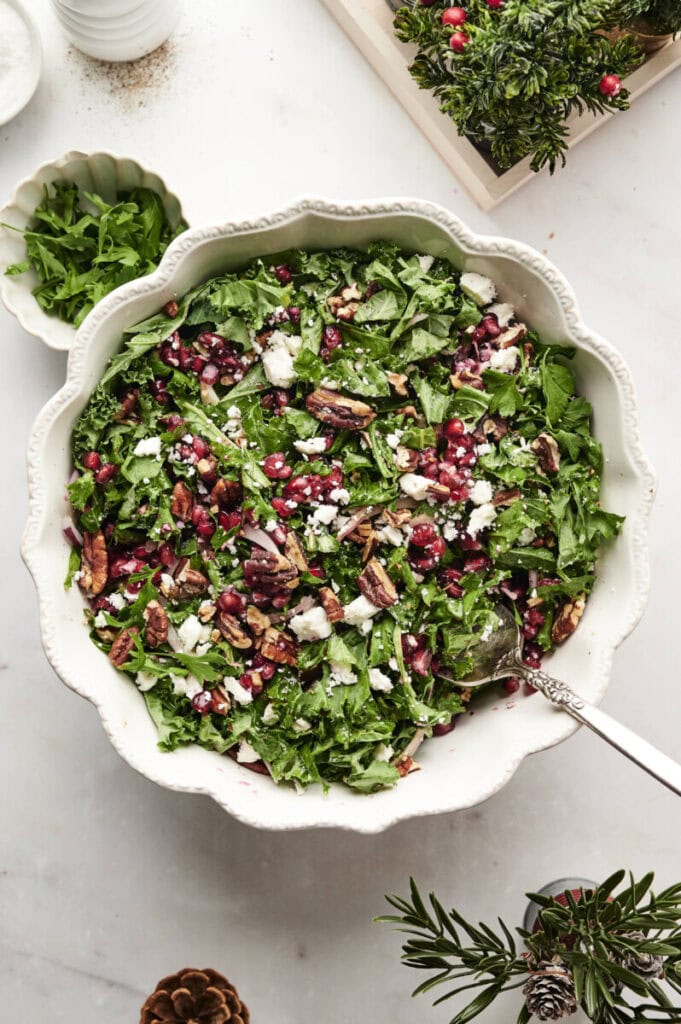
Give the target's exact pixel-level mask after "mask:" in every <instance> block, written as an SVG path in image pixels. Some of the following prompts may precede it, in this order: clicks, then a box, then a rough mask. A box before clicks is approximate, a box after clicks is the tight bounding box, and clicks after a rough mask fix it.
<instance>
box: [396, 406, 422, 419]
mask: <svg viewBox="0 0 681 1024" xmlns="http://www.w3.org/2000/svg"><path fill="white" fill-rule="evenodd" d="M395 415H396V416H406V417H407V419H409V420H417V419H418V418H419V414H418V412H417V411H416V406H415V405H403V406H402V408H401V409H395Z"/></svg>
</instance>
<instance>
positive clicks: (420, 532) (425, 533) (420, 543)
mask: <svg viewBox="0 0 681 1024" xmlns="http://www.w3.org/2000/svg"><path fill="white" fill-rule="evenodd" d="M437 539H438V532H437V527H436V526H435V525H434V524H433V523H419V524H418V525H417V526H415V527H414V528H413V529H412V531H411V533H410V534H409V543H410V544H413V545H414V547H417V548H426V547H428V546H429V545H430V544H432V543H433V541H435V540H437Z"/></svg>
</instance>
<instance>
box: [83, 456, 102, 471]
mask: <svg viewBox="0 0 681 1024" xmlns="http://www.w3.org/2000/svg"><path fill="white" fill-rule="evenodd" d="M82 462H83V465H84V466H85V468H86V469H92V470H97V469H99V467H100V466H101V465H102V459H101V456H100V454H99V452H86V453H85V455H84V456H83V459H82Z"/></svg>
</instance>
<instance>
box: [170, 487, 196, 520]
mask: <svg viewBox="0 0 681 1024" xmlns="http://www.w3.org/2000/svg"><path fill="white" fill-rule="evenodd" d="M170 511H171V512H172V514H173V515H174V516H175V518H176V519H180V520H181V521H182V522H183V523H187V522H189V520H190V519H191V517H192V512H193V511H194V495H193V494H192V492H191V491H190V490H189V488H188V487H187V485H186V484H185V483H184V482H183V481H182V480H178V481H177V483H176V484H175V486H174V487H173V497H172V500H171V502H170Z"/></svg>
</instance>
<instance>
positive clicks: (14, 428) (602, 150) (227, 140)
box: [0, 0, 681, 1024]
mask: <svg viewBox="0 0 681 1024" xmlns="http://www.w3.org/2000/svg"><path fill="white" fill-rule="evenodd" d="M27 4H28V6H29V7H30V8H33V9H34V11H35V13H36V14H37V16H38V19H39V23H40V26H41V30H42V33H43V39H44V44H45V69H44V74H43V78H42V81H41V84H40V87H39V90H38V93H37V95H36V96H35V98H34V100H33V101H32V103H31V104H30V106H29V107H28V108H27V109H26V110H25V111H24V113H23V114H21V115H20V116H19V117H18V118H16V119H15V120H14V121H13V122H12V123H10V124H9V125H6V126H4V127H2V128H0V198H3V199H4V197H5V196H7V195H9V193H10V192H11V191H12V190H13V188H14V184H15V182H16V181H17V180H18V179H19V178H22V177H24V176H25V175H27V174H30V173H31V172H32V171H33V169H34V168H35V167H36V166H37V165H38V164H40V163H42V162H43V161H44V160H47V159H49V158H51V157H54V156H56V155H57V154H59V153H62V152H65V151H67V150H69V149H76V148H80V149H86V150H88V149H89V150H93V149H95V148H105V149H112V150H114V151H119V152H122V153H128V154H130V155H133V156H135V157H137V158H138V159H139V160H141V161H142V162H144V163H147V164H148V165H150V166H151V167H154V168H155V169H157V170H158V171H160V173H161V174H162V175H164V176H165V178H166V180H167V181H168V183H169V184H170V186H171V187H172V188H174V189H175V190H176V191H177V192H179V194H180V195H181V196H183V197H184V199H185V203H186V208H187V212H188V215H189V218H190V220H191V221H192V222H193V223H195V224H196V223H199V222H201V221H208V220H217V219H222V218H228V217H237V218H241V217H246V216H249V215H254V214H257V213H259V212H262V211H264V210H269V209H273V208H275V207H277V206H279V205H282V204H285V203H286V202H288V201H289V200H290V199H291V198H293V197H296V196H299V195H301V194H303V193H312V194H317V195H324V196H328V197H330V198H334V199H349V198H366V197H378V196H381V195H385V194H390V195H418V196H421V197H424V198H427V199H432V200H434V201H436V202H439V203H442V204H444V205H445V206H448V207H450V208H451V209H452V210H454V211H455V212H456V213H457V214H458V215H460V216H461V217H462V218H463V219H464V220H465V221H467V222H468V223H469V224H470V225H471V227H473V228H474V229H476V230H478V231H490V232H495V233H500V234H507V235H511V236H514V237H517V238H520V239H522V240H523V241H526V242H529V243H530V244H531V245H534V246H536V247H537V248H538V249H540V250H542V251H545V252H547V253H548V254H549V256H550V257H551V259H553V260H554V261H555V262H556V264H557V265H558V266H559V267H560V268H561V269H562V270H563V272H564V273H565V274H566V275H567V277H568V278H569V280H570V281H571V282H572V284H573V286H574V288H575V291H576V292H577V295H578V297H579V300H580V304H581V308H582V311H583V314H584V318H585V320H586V322H587V323H588V324H589V325H591V326H592V327H593V328H594V329H595V330H597V331H599V332H600V333H602V334H603V335H605V336H606V337H608V338H610V339H611V340H612V341H613V342H614V343H615V344H616V345H617V346H618V347H619V348H620V350H621V351H622V352H623V353H624V355H625V357H626V359H627V360H628V361H629V364H630V365H631V367H632V369H633V372H634V376H635V378H636V381H637V384H638V390H639V396H640V402H641V417H642V431H643V439H644V443H645V446H646V448H647V450H648V452H649V454H650V455H651V456H652V459H653V463H654V464H655V466H656V469H657V471H658V473H659V480H660V486H659V497H658V500H657V504H656V508H655V511H654V515H653V521H652V532H651V554H652V563H653V589H652V595H651V599H650V603H649V606H648V610H647V613H646V615H645V618H644V620H643V622H642V623H641V625H640V626H639V628H638V629H637V630H636V632H635V634H634V635H633V636H632V637H631V638H630V639H629V640H628V641H627V642H626V643H625V644H624V645H623V647H622V649H621V650H620V651H619V653H618V654H617V656H616V659H615V664H614V671H613V683H612V687H611V690H610V692H609V694H608V696H607V698H606V701H605V704H604V706H605V708H606V709H607V710H608V711H611V712H612V713H613V714H615V715H618V716H620V717H621V718H622V719H623V720H624V721H625V722H627V723H628V724H630V725H632V726H633V727H635V728H638V729H639V730H640V731H641V732H642V733H643V734H644V735H646V736H647V737H649V738H650V739H651V740H652V741H653V742H655V743H656V744H657V745H659V746H660V747H662V748H663V749H665V750H666V751H667V752H668V753H670V754H676V755H677V756H681V742H680V741H679V716H678V707H679V697H678V686H679V684H678V681H677V677H676V671H677V668H678V654H676V653H675V649H674V646H673V641H674V639H675V629H676V627H675V626H674V622H675V621H676V619H677V618H678V610H677V609H678V603H679V597H678V578H677V575H678V571H677V569H676V565H675V562H676V561H677V559H676V552H677V549H678V538H677V535H678V519H679V514H678V509H679V506H680V504H681V474H680V473H679V457H678V437H679V414H678V396H679V388H678V385H677V383H676V378H675V374H676V372H677V371H676V367H678V365H679V359H680V358H681V331H680V329H679V322H680V320H681V307H680V305H679V294H680V289H679V235H680V230H681V204H679V199H678V167H679V163H680V161H681V134H680V133H679V132H678V106H679V102H680V101H681V74H679V73H677V74H675V75H672V76H671V77H669V78H668V79H667V80H665V81H664V82H663V83H662V84H661V85H660V86H659V87H657V88H655V89H654V90H652V91H651V92H650V93H649V94H648V95H646V96H645V97H644V98H643V99H641V100H640V101H638V103H637V104H636V106H635V107H634V108H633V109H632V111H631V112H630V113H628V114H627V115H625V116H622V117H617V118H615V119H613V120H612V121H611V122H610V123H609V124H607V125H606V126H605V127H604V128H603V129H601V130H600V131H598V132H597V133H596V134H594V135H593V136H592V137H591V138H590V139H588V140H587V141H586V142H584V143H582V144H581V145H580V146H579V147H578V148H577V149H576V150H575V151H573V152H572V153H571V155H570V160H569V164H568V167H567V168H566V169H565V170H564V171H562V172H560V173H559V174H557V175H556V176H555V178H554V179H551V178H549V177H548V176H544V175H542V176H540V177H538V178H537V179H536V180H535V181H533V182H532V183H531V184H530V185H528V186H527V187H526V188H524V189H523V190H522V191H520V192H518V193H517V194H516V195H515V196H513V197H512V198H511V199H509V200H508V201H507V202H506V203H505V204H503V205H502V206H500V207H499V208H497V210H495V211H494V212H493V213H491V214H483V213H482V212H481V211H480V210H479V209H477V207H476V206H475V205H474V204H473V202H472V200H471V199H470V198H469V197H468V196H467V194H466V193H465V191H464V190H463V189H462V188H461V187H460V186H459V185H458V183H457V182H456V180H455V179H454V178H453V177H452V175H451V174H450V172H449V171H448V170H447V169H446V167H445V166H444V164H443V163H442V162H441V161H440V159H439V158H438V157H437V155H436V154H435V153H434V152H433V151H432V150H431V149H430V147H429V146H428V144H427V143H426V142H425V140H424V139H423V138H422V136H421V135H420V133H419V131H418V130H417V129H416V128H415V127H414V125H413V124H412V123H411V121H410V120H409V119H408V117H407V116H406V115H405V114H404V112H403V111H402V109H401V108H400V107H399V106H398V105H397V103H396V102H395V101H394V100H393V99H392V97H391V95H390V94H389V92H388V90H387V89H386V88H385V87H384V85H383V84H382V82H381V81H380V80H379V79H378V78H377V77H376V75H375V74H374V73H373V71H372V70H371V69H370V68H369V67H368V66H367V65H366V64H365V62H364V61H363V59H362V58H361V57H360V55H359V54H358V53H357V51H356V50H355V49H354V48H353V46H352V44H351V43H350V42H349V41H348V40H347V39H346V37H345V36H344V35H343V33H342V32H341V31H340V29H339V28H338V27H337V25H336V24H335V22H334V21H333V19H332V18H331V17H330V15H329V14H328V13H327V11H326V10H325V9H324V8H323V6H322V4H321V3H320V2H319V0H288V2H287V3H286V4H282V3H279V2H276V0H259V2H258V3H242V4H240V3H237V2H236V0H196V2H194V3H192V4H186V5H185V13H184V16H183V20H182V21H181V23H180V26H179V28H178V30H177V32H176V33H175V35H174V37H173V40H172V44H171V45H170V47H169V49H168V56H167V58H166V60H165V61H162V62H159V64H158V66H155V70H154V71H153V73H152V74H149V75H146V76H144V77H141V78H135V77H134V76H133V77H131V76H127V77H126V76H123V77H121V76H120V75H112V74H110V73H109V74H107V73H105V72H104V71H103V70H101V69H98V68H97V67H96V66H95V65H93V64H92V63H91V62H89V61H87V60H86V59H85V58H82V57H81V56H80V55H79V54H78V53H76V52H74V51H72V50H69V49H68V48H67V46H66V44H65V42H64V40H63V38H62V36H61V34H60V31H59V29H58V27H57V25H56V22H55V20H54V17H53V15H52V12H51V7H50V4H49V2H48V0H27ZM0 338H1V339H2V363H3V365H2V389H3V411H4V422H5V429H4V433H3V439H2V450H3V464H4V486H3V488H2V493H1V494H0V503H1V505H2V523H3V526H2V538H3V543H2V546H1V548H0V574H1V576H2V580H3V587H2V597H1V600H2V612H1V615H0V621H2V625H3V629H2V639H1V643H2V648H1V651H0V669H1V670H2V675H1V677H0V678H1V680H2V684H3V685H2V693H3V697H4V700H3V714H2V716H0V759H1V762H0V763H1V765H2V772H3V784H2V786H1V787H0V815H1V819H0V820H1V821H2V825H1V826H0V906H1V907H2V926H1V927H0V979H1V980H0V987H1V989H2V1006H3V1011H2V1013H0V1016H2V1017H3V1019H6V1020H22V1021H37V1020H44V1019H49V1020H50V1021H52V1022H55V1024H56V1022H59V1021H68V1024H89V1022H90V1021H91V1020H93V1019H96V1020H97V1021H98V1022H101V1024H134V1022H136V1021H137V1019H138V1012H139V1006H140V1005H141V1003H142V1001H143V999H144V997H145V995H146V994H147V993H148V992H149V991H150V990H151V989H153V987H154V985H155V983H156V981H157V979H158V978H160V977H161V976H163V975H164V974H167V973H169V972H170V971H172V970H175V969H178V968H180V967H182V966H185V965H192V966H206V965H211V966H214V967H216V968H217V969H219V970H222V971H224V972H225V973H226V974H227V975H228V976H229V977H230V978H231V979H232V980H233V981H234V982H235V983H236V984H237V985H238V987H239V989H240V991H241V993H242V995H243V997H244V999H245V1000H246V1001H247V1002H248V1004H249V1005H250V1007H251V1010H252V1015H253V1019H254V1022H256V1024H257V1022H260V1024H301V1022H302V1024H316V1022H323V1024H344V1022H346V1021H348V1020H353V1021H354V1020H357V1021H359V1020H363V1019H366V1020H370V1021H372V1024H412V1022H413V1021H414V1020H419V1021H423V1022H424V1024H426V1022H428V1021H432V1022H433V1024H438V1022H440V1024H444V1022H446V1021H447V1020H448V1019H449V1016H448V1012H447V1010H448V1007H447V1006H445V1007H440V1008H439V1009H437V1010H432V1009H431V1008H430V1005H429V1001H428V999H427V998H425V997H420V998H419V1000H418V1002H417V1003H414V1002H412V1001H411V1000H410V998H409V992H410V988H411V987H413V985H414V984H415V983H416V980H417V979H416V977H415V976H411V975H410V974H409V973H408V972H407V970H406V969H405V968H403V967H401V966H400V964H399V940H398V937H397V936H396V935H394V934H392V933H391V932H390V931H389V930H388V929H387V928H386V927H385V926H379V925H375V924H372V923H371V918H372V916H373V915H375V914H379V913H382V912H383V911H384V909H385V905H384V903H383V894H384V893H385V892H388V891H393V892H404V891H405V889H406V886H407V882H408V877H409V875H410V874H414V875H415V876H416V877H417V879H418V881H419V882H420V884H421V886H422V887H423V888H424V889H426V890H428V889H435V890H436V891H437V892H438V893H439V895H440V897H441V899H442V900H443V902H444V903H445V904H451V903H453V902H456V903H457V905H458V906H460V907H461V908H462V909H463V910H464V911H465V912H466V913H467V914H468V915H470V916H473V917H475V918H477V919H479V918H483V919H485V918H490V917H491V918H493V917H494V916H495V915H496V913H497V912H499V913H501V914H502V915H503V916H504V917H505V919H506V920H507V921H508V922H510V923H516V922H519V921H520V919H521V917H522V913H523V910H524V905H525V900H524V898H523V895H522V894H523V893H524V892H525V891H527V890H528V889H536V888H538V887H539V886H541V885H542V884H543V883H544V882H546V881H548V880H549V879H552V878H556V877H559V876H561V875H567V874H573V875H582V876H586V877H592V878H594V879H599V878H602V877H604V876H605V875H606V874H608V873H610V871H611V870H613V869H615V868H617V867H620V866H626V867H631V868H632V869H633V870H634V871H638V872H642V871H644V870H647V869H649V868H654V869H655V870H656V871H657V872H658V881H659V883H660V885H663V884H668V883H670V882H671V881H675V880H677V878H678V874H677V873H675V872H677V869H678V863H679V840H680V838H681V835H680V825H681V803H679V801H678V800H676V799H675V798H674V797H673V796H672V795H671V794H670V793H669V792H667V791H666V790H665V789H663V788H662V787H661V786H659V785H657V784H656V783H654V782H653V781H652V780H651V779H649V778H648V777H647V776H646V775H644V774H643V773H642V772H640V771H638V770H637V769H636V768H634V767H633V766H632V765H630V764H629V763H628V762H626V761H625V760H624V759H623V758H621V757H619V756H618V755H617V754H616V753H614V752H613V751H611V750H610V749H609V748H608V747H606V746H605V745H604V744H601V743H600V742H599V741H598V740H597V739H596V738H595V737H593V736H592V735H590V734H587V733H586V732H584V731H582V732H581V733H579V734H578V735H577V736H575V737H574V738H573V739H571V740H570V741H569V742H567V743H565V744H563V745H562V746H561V747H559V748H556V749H554V750H552V751H549V752H547V753H544V754H541V755H537V756H535V757H532V758H530V759H529V760H527V761H526V762H525V764H524V765H523V766H522V767H521V769H520V770H519V772H518V773H517V775H516V776H515V778H514V779H513V780H512V781H511V782H510V784H509V785H508V786H507V787H506V789H505V790H503V791H502V792H501V793H499V794H498V795H497V796H495V797H494V798H493V799H492V800H490V801H489V802H488V803H487V804H485V805H484V806H482V807H478V808H476V809H474V810H470V811H467V812H465V813H461V814H458V815H456V816H449V817H442V818H439V819H431V820H425V821H417V822H408V823H406V824H403V825H401V826H399V827H397V828H395V829H393V830H392V831H390V832H388V833H386V834H384V835H380V836H372V837H362V836H356V835H350V834H339V833H334V832H322V833H315V834H311V833H298V834H292V835H285V834H281V835H280V834H273V835H270V834H265V833H258V832H255V831H253V830H251V829H250V828H247V827H245V826H242V825H240V824H238V823H237V822H235V821H232V820H231V819H230V818H229V817H228V816H227V815H226V814H225V813H224V812H223V811H221V810H220V809H219V808H218V807H217V806H216V805H214V804H213V803H212V802H210V801H209V800H208V799H203V798H198V797H191V796H183V795H180V794H176V793H171V792H166V791H164V790H161V789H159V788H157V787H156V786H154V785H153V784H151V783H150V782H147V781H146V780H145V779H143V778H140V777H138V776H137V775H136V774H135V773H134V772H132V771H131V770H130V769H129V768H128V767H127V765H125V764H124V763H123V762H122V761H121V760H120V759H119V758H118V756H117V755H116V754H115V753H114V751H113V749H112V748H111V747H110V745H109V743H108V741H107V739H106V737H105V735H104V733H103V731H102V729H101V727H100V725H99V721H98V718H97V714H96V712H95V710H94V709H93V708H92V707H90V706H89V705H88V704H87V703H85V702H84V701H82V700H81V699H80V698H79V697H77V696H75V695H74V694H72V693H71V692H70V691H68V690H67V689H66V688H65V687H63V686H62V685H61V683H60V682H59V681H58V679H57V678H56V676H55V675H54V674H53V672H52V671H51V669H50V668H49V666H48V665H47V662H46V661H45V658H44V656H43V653H42V650H41V648H40V640H39V633H38V616H37V607H36V602H35V598H34V593H33V587H32V584H31V582H30V580H29V577H28V574H27V572H26V571H25V569H24V567H23V565H22V564H21V561H20V558H19V553H18V548H19V540H20V536H21V532H22V528H23V524H24V519H25V515H26V492H25V483H24V480H25V468H24V452H25V441H26V438H27V435H28V432H29V429H30V425H31V422H32V420H33V418H34V416H35V415H36V413H37V411H38V410H39V409H40V407H41V406H42V405H43V403H44V402H45V401H46V400H47V399H48V398H49V397H50V396H51V395H52V394H53V392H54V391H56V390H57V389H58V387H59V386H60V384H61V382H62V380H63V378H64V372H65V365H66V359H65V356H64V355H63V354H60V353H55V352H51V351H48V350H47V349H46V348H45V347H44V346H43V345H42V344H41V343H40V342H39V341H37V340H36V339H35V338H31V337H28V336H27V335H25V334H24V333H23V332H22V330H21V329H20V328H19V326H18V324H17V323H16V321H15V320H14V319H13V318H12V317H10V316H9V315H8V314H7V313H6V312H5V311H4V309H0ZM670 630H671V633H670ZM452 784H453V785H456V778H455V777H454V778H453V779H452ZM514 1005H515V1004H514V1003H513V1001H512V1000H511V1001H509V1002H506V1003H504V1004H503V1005H502V1004H501V1003H499V1004H497V1005H495V1007H493V1009H492V1010H491V1011H490V1012H489V1013H488V1014H487V1015H486V1017H485V1018H484V1019H485V1020H486V1021H489V1022H499V1024H501V1022H502V1021H507V1020H509V1019H511V1012H512V1009H513V1007H514ZM573 1019H574V1018H573Z"/></svg>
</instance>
